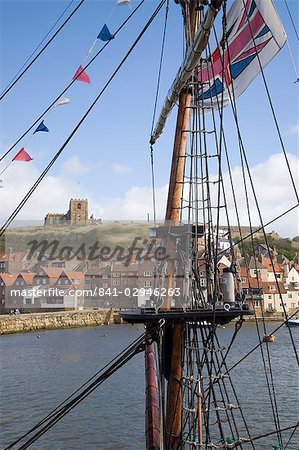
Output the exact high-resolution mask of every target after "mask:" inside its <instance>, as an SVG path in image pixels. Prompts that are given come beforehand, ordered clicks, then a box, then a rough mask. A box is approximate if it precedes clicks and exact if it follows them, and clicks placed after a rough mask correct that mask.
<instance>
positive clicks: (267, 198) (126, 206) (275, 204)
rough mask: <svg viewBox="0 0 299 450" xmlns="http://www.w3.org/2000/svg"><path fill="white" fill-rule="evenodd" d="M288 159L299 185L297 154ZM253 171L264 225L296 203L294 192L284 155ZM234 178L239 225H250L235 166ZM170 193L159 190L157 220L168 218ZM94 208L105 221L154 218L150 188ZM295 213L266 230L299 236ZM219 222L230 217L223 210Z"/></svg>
mask: <svg viewBox="0 0 299 450" xmlns="http://www.w3.org/2000/svg"><path fill="white" fill-rule="evenodd" d="M288 159H289V163H290V167H291V170H292V173H293V176H294V179H295V184H296V186H298V158H297V157H296V156H295V155H288ZM250 172H251V176H252V180H253V186H254V189H255V192H256V195H257V199H258V203H259V207H260V212H261V216H262V221H263V224H266V223H267V222H270V221H271V220H273V219H275V218H276V217H278V216H279V215H280V214H282V213H284V212H285V211H287V210H288V209H289V208H291V207H293V206H294V205H295V204H296V197H295V194H294V189H293V186H292V184H291V181H290V176H289V173H288V169H287V166H286V162H285V159H284V156H283V155H282V154H273V155H271V156H270V157H269V158H268V159H267V160H266V161H264V162H263V163H260V164H257V165H255V166H253V167H252V168H251V170H250ZM211 178H212V179H217V176H216V175H212V176H211ZM223 178H224V183H225V190H226V202H227V205H228V216H229V223H230V225H237V216H236V212H235V207H234V200H233V194H232V189H231V186H230V182H229V175H228V173H224V174H223ZM232 178H233V182H234V187H235V195H236V202H237V209H238V213H239V218H240V223H241V225H249V218H248V212H247V204H246V195H245V191H244V188H243V187H242V184H243V182H242V170H241V167H235V168H234V169H233V170H232ZM217 186H218V185H217V184H215V185H211V187H210V189H211V197H212V205H217ZM247 187H248V196H249V205H250V220H251V223H252V225H253V226H260V225H261V222H260V218H259V213H258V210H257V207H256V205H255V200H254V196H253V193H252V189H251V187H250V183H249V180H248V179H247ZM167 192H168V186H167V185H166V186H163V187H160V188H157V189H156V201H157V208H156V209H157V218H158V219H160V220H161V219H163V218H164V216H165V208H166V199H167ZM188 195H189V191H188V189H187V188H186V189H185V195H184V198H185V199H186V200H187V199H188ZM223 203H224V200H223V197H222V198H221V204H222V205H223ZM94 207H95V212H96V215H97V217H101V218H102V219H108V220H109V219H113V220H146V217H147V214H148V213H150V217H151V218H152V216H153V214H152V210H153V208H152V191H151V189H150V188H148V187H140V186H135V187H132V188H130V189H129V190H128V191H127V192H126V193H125V194H124V195H123V196H122V197H119V198H114V199H109V201H107V203H105V204H101V205H94ZM186 211H187V210H186ZM296 214H298V211H296V210H295V211H293V212H291V213H290V214H288V215H287V216H285V217H283V218H282V219H280V220H279V221H276V222H274V223H273V224H271V225H270V226H269V230H267V231H271V230H272V229H274V230H276V231H278V232H279V233H280V234H281V235H282V236H289V237H293V236H295V235H298V234H299V231H298V218H297V215H296ZM213 220H214V223H216V221H217V210H216V209H215V210H214V217H213ZM220 223H221V224H222V225H226V224H227V217H226V212H225V209H224V208H222V209H221V210H220Z"/></svg>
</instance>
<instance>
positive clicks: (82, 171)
mask: <svg viewBox="0 0 299 450" xmlns="http://www.w3.org/2000/svg"><path fill="white" fill-rule="evenodd" d="M92 170H94V166H91V165H89V164H86V163H84V162H83V161H82V160H81V159H80V158H79V156H77V155H73V156H71V158H69V159H68V160H66V161H65V162H64V163H63V164H62V171H63V172H64V173H65V174H66V175H69V176H74V177H76V176H82V175H86V174H88V173H90V172H91V171H92Z"/></svg>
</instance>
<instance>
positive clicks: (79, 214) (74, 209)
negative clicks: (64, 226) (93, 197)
mask: <svg viewBox="0 0 299 450" xmlns="http://www.w3.org/2000/svg"><path fill="white" fill-rule="evenodd" d="M68 215H69V221H70V223H71V225H75V224H79V223H81V224H86V223H87V222H88V201H87V199H85V200H80V199H79V200H77V199H73V198H72V199H71V200H70V206H69V211H68Z"/></svg>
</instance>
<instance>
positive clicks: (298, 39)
mask: <svg viewBox="0 0 299 450" xmlns="http://www.w3.org/2000/svg"><path fill="white" fill-rule="evenodd" d="M284 3H285V5H286V8H287V10H288V14H289V17H290V19H291V22H292V25H293V28H294V31H295V35H296V38H297V41H298V42H299V34H298V31H297V28H296V25H295V21H294V19H293V16H292V13H291V11H290V8H289V5H288V3H287V0H284Z"/></svg>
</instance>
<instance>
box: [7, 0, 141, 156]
mask: <svg viewBox="0 0 299 450" xmlns="http://www.w3.org/2000/svg"><path fill="white" fill-rule="evenodd" d="M144 2H145V0H141V2H140V3H139V4H138V5H137V6H136V8H135V9H134V10H133V11H132V12H131V14H130V15H129V16H128V17H127V18H126V20H124V22H123V23H122V24H121V25H120V26H119V28H118V29H117V30H116V31H115V33H114V36H116V35H117V34H118V33H119V32H120V31H121V30H122V28H123V27H124V26H125V25H126V24H127V23H128V22H129V21H130V19H131V18H132V17H133V16H134V14H135V13H136V12H137V11H138V9H139V8H140V7H141V6H142V5H143V3H144ZM111 42H112V40H109V41H107V42H106V43H105V44H104V45H103V47H102V48H100V50H99V51H98V52H97V53H96V54H95V55H94V56H93V57H92V58H91V60H90V61H89V62H88V63H87V64H86V66H84V67H83V68H82V71H81V72H78V74H77V78H78V77H79V76H80V75H81V73H83V72H84V71H85V70H86V69H87V68H88V67H89V66H90V65H91V64H92V63H93V61H94V60H95V59H96V58H97V57H98V56H99V55H100V54H101V53H102V51H103V50H104V49H105V48H106V47H107V45H109V44H110V43H111ZM75 81H76V80H72V81H71V82H70V83H69V84H68V85H67V86H66V88H65V89H64V90H63V91H62V92H60V94H59V95H58V96H57V97H56V98H55V100H54V101H53V102H52V103H51V104H50V106H48V108H47V109H46V110H45V111H44V112H43V113H42V114H41V115H40V116H39V117H38V118H37V119H36V120H35V121H34V123H33V124H31V125H30V126H29V128H27V130H26V131H25V132H24V133H23V134H22V136H21V137H19V138H18V139H17V141H16V142H15V143H14V144H13V145H12V146H11V147H10V148H9V149H8V150H7V151H6V152H5V153H4V154H3V155H2V156H1V157H0V162H1V161H2V160H3V159H4V158H5V157H6V156H7V155H8V154H9V153H10V152H11V151H12V150H13V149H14V148H15V146H16V145H17V144H18V143H19V142H20V141H21V140H22V139H23V138H24V137H25V136H26V135H27V134H28V133H29V131H30V130H31V129H32V128H33V127H34V126H35V125H37V124H38V123H39V122H40V120H41V119H42V118H43V117H44V116H45V114H47V113H48V112H49V111H50V109H51V108H52V107H53V106H55V103H56V102H57V101H58V100H59V99H60V97H62V96H63V95H64V94H65V93H66V92H67V91H68V89H69V88H70V87H71V86H72V85H73V84H74V83H75Z"/></svg>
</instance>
